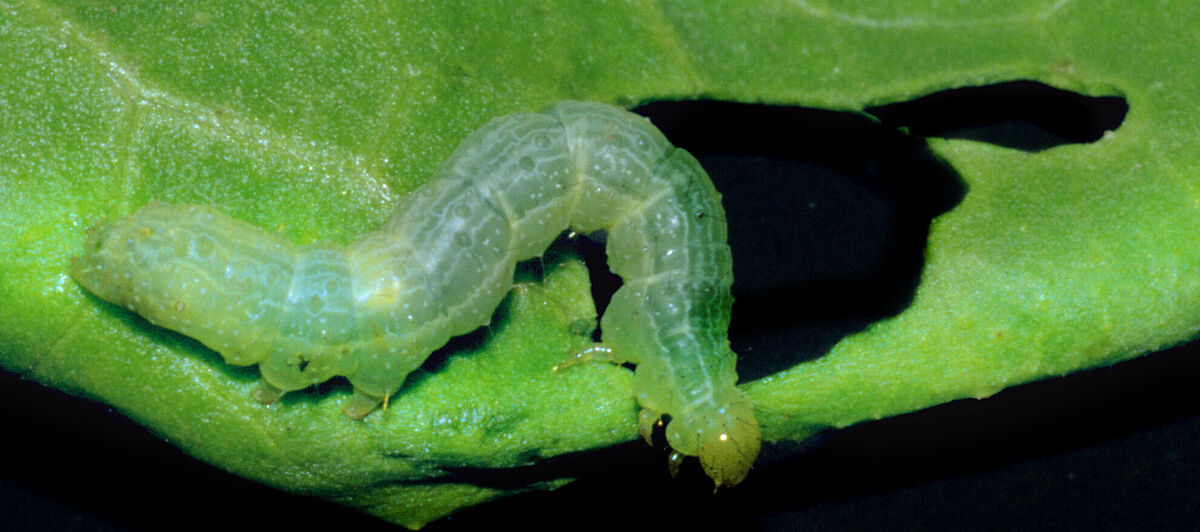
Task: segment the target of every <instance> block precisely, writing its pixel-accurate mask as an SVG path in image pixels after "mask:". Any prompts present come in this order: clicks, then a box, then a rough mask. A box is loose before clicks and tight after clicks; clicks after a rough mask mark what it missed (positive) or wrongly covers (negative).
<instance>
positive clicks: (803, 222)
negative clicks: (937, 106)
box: [635, 101, 966, 381]
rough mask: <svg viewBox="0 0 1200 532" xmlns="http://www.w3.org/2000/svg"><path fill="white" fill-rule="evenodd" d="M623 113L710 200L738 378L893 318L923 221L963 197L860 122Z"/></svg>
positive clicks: (752, 109)
mask: <svg viewBox="0 0 1200 532" xmlns="http://www.w3.org/2000/svg"><path fill="white" fill-rule="evenodd" d="M635 112H638V113H640V114H643V115H645V116H648V117H649V118H650V119H651V121H653V122H654V124H655V125H656V126H658V127H659V128H660V129H661V130H662V131H663V133H664V134H665V135H666V136H667V138H668V139H669V140H670V141H671V142H672V143H673V144H675V145H676V146H678V147H681V148H684V149H686V150H688V151H690V152H691V153H692V154H693V155H695V156H696V158H697V159H699V161H700V163H701V164H702V165H703V166H704V168H705V170H707V171H708V173H709V175H710V176H711V177H712V179H713V183H714V184H715V185H716V187H717V189H718V190H719V191H720V192H721V194H722V196H723V203H724V205H725V211H726V217H727V218H728V222H729V245H730V247H731V248H732V250H733V268H734V286H733V293H734V299H735V303H734V307H733V317H732V323H731V324H730V341H731V343H732V346H733V349H734V351H735V352H737V353H738V355H739V364H738V368H739V369H738V373H739V374H740V375H741V380H742V381H748V380H752V379H755V378H759V377H762V376H765V375H769V374H772V373H775V372H777V371H780V370H782V369H786V368H788V367H791V366H792V365H795V364H796V363H798V362H802V361H804V360H808V359H813V358H817V357H819V356H821V355H822V354H824V353H825V352H827V351H828V350H829V348H830V346H832V345H833V344H834V343H836V342H837V341H838V340H840V339H841V338H842V337H844V336H846V335H848V334H851V333H854V332H857V331H859V330H862V329H863V328H865V327H867V326H868V325H870V324H871V323H873V322H875V321H877V320H879V319H882V318H885V317H887V316H891V315H894V314H896V313H898V312H900V311H901V310H903V309H904V308H906V307H907V306H908V305H909V303H910V302H911V300H912V296H913V292H914V290H915V289H916V286H917V284H918V282H919V280H920V279H919V278H920V272H921V268H922V265H923V251H924V249H925V241H926V238H927V235H928V231H929V222H930V220H931V219H932V218H933V217H934V216H937V215H938V214H940V213H943V212H945V211H947V210H949V209H950V208H952V207H953V206H954V205H956V204H957V203H958V202H959V201H960V200H961V199H962V197H963V196H964V194H965V193H966V190H965V188H964V186H963V184H962V182H961V181H960V180H959V178H958V176H957V175H956V174H955V173H954V172H953V170H951V169H950V168H949V167H947V166H946V165H945V164H944V163H942V162H940V161H939V160H937V159H936V158H935V157H933V156H932V155H931V154H930V152H929V151H928V149H927V148H926V147H925V144H924V141H922V140H921V139H917V138H914V137H911V136H908V135H905V134H903V133H901V132H899V131H897V130H895V129H894V128H890V127H885V126H881V125H880V124H878V123H877V122H875V121H873V120H871V119H870V118H868V117H865V116H863V115H861V114H855V113H846V112H834V111H825V110H818V109H808V108H801V107H782V106H766V105H747V104H735V103H729V102H717V101H688V102H656V103H652V104H648V105H644V106H642V107H640V108H638V109H635Z"/></svg>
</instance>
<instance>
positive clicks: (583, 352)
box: [554, 343, 628, 371]
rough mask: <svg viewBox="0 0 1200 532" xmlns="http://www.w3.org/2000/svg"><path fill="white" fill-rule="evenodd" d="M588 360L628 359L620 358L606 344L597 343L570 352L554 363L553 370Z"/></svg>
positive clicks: (619, 361) (611, 361)
mask: <svg viewBox="0 0 1200 532" xmlns="http://www.w3.org/2000/svg"><path fill="white" fill-rule="evenodd" d="M588 362H609V363H612V364H624V363H626V362H628V360H625V359H624V358H621V356H620V355H618V354H617V353H616V352H614V351H613V348H611V347H609V346H608V345H606V344H603V343H597V344H593V345H591V346H590V347H585V348H583V349H580V350H579V351H576V352H574V353H572V354H570V355H569V356H567V358H566V359H565V360H563V361H562V362H559V363H558V364H555V365H554V371H560V370H563V369H566V368H569V367H571V366H575V365H578V364H585V363H588Z"/></svg>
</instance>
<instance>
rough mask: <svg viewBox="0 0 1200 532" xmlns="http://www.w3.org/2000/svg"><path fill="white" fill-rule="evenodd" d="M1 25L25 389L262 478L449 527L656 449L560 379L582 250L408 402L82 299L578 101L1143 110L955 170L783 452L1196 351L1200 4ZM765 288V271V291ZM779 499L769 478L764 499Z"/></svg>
mask: <svg viewBox="0 0 1200 532" xmlns="http://www.w3.org/2000/svg"><path fill="white" fill-rule="evenodd" d="M464 4H465V5H450V4H448V3H431V4H426V3H418V2H411V3H405V2H399V1H395V2H388V3H386V4H359V3H354V2H322V3H319V4H318V3H311V4H307V3H301V2H264V3H253V2H238V3H229V2H215V1H214V2H202V1H200V2H183V3H178V4H177V5H169V4H167V3H164V2H120V3H112V4H111V5H101V3H98V2H94V3H75V2H58V1H53V0H52V1H45V2H38V3H34V2H9V3H4V4H0V8H2V9H3V12H4V14H3V16H0V55H2V56H3V57H4V58H5V61H4V62H3V64H2V66H0V72H2V73H3V75H2V76H0V198H2V199H3V200H4V201H3V205H2V206H0V234H3V235H5V238H4V239H2V240H0V257H3V258H2V259H0V299H3V300H4V301H5V302H6V305H5V306H3V308H2V309H0V365H2V366H3V368H5V369H6V370H8V371H11V372H15V373H19V374H22V375H25V376H27V377H29V378H32V379H35V380H37V381H38V382H41V383H44V384H46V385H48V386H53V387H56V388H59V389H62V390H66V391H69V392H71V393H75V394H79V395H82V396H85V397H89V398H93V399H96V400H99V401H102V402H105V403H107V404H110V405H113V407H115V408H116V409H118V410H119V411H121V412H122V413H124V414H125V415H127V416H129V417H130V418H132V419H134V420H136V421H138V422H139V423H142V424H144V425H146V426H147V427H150V428H151V429H152V430H154V431H156V432H157V433H159V434H161V435H163V436H164V437H165V438H168V439H169V440H170V441H171V442H173V443H174V444H176V445H178V446H179V447H180V448H182V449H183V450H184V451H186V452H188V453H190V454H192V455H194V456H196V457H198V458H200V459H202V460H205V461H207V462H210V463H213V464H215V465H217V466H219V467H221V468H224V469H227V470H229V471H232V472H234V473H236V474H238V475H242V476H245V477H248V478H251V479H254V480H257V481H260V482H264V483H267V484H270V485H273V486H277V487H280V488H282V489H285V490H288V491H292V492H296V493H302V494H310V495H317V496H320V497H324V498H328V499H331V500H335V501H338V502H340V503H343V504H347V505H350V506H353V507H359V508H362V509H364V510H365V511H368V512H370V513H373V514H375V515H379V516H381V517H383V518H384V519H387V520H389V521H392V522H396V523H399V524H403V525H407V526H413V527H416V526H420V525H422V524H424V523H426V522H428V521H430V520H432V519H435V518H437V517H439V516H441V515H445V514H447V513H449V512H451V511H453V510H455V509H457V508H461V507H463V506H468V505H472V504H477V503H479V502H482V501H486V500H490V499H493V498H496V497H500V496H502V495H504V494H508V493H512V492H517V491H523V490H527V489H546V488H553V487H556V486H559V485H561V484H562V483H564V482H566V481H567V479H561V480H549V481H543V482H537V483H534V484H531V485H520V486H501V487H497V486H496V485H493V484H488V483H485V482H478V483H476V482H471V481H467V480H453V479H455V478H461V477H451V479H450V480H447V477H445V475H446V472H447V471H448V470H451V469H455V468H473V469H491V468H509V467H515V466H521V465H525V464H530V463H534V462H537V461H538V460H539V459H541V458H546V457H552V456H558V455H562V454H565V453H570V452H574V451H579V450H584V449H594V448H600V447H604V446H609V445H612V444H615V443H618V442H623V441H627V440H631V439H633V438H634V437H635V436H636V431H635V430H634V413H635V409H636V407H635V405H634V402H633V400H632V399H631V397H630V385H631V382H630V378H629V374H628V372H627V371H626V370H623V369H621V368H617V367H608V366H603V365H589V366H584V367H579V368H572V369H571V370H570V371H567V372H562V373H554V372H552V371H550V368H551V367H552V366H553V365H554V363H555V362H557V361H558V360H560V359H561V358H562V357H563V356H564V355H565V354H566V353H568V352H570V351H571V350H572V349H577V348H579V347H581V346H584V345H587V343H588V341H589V336H588V334H587V333H588V332H589V327H588V326H589V325H590V324H592V323H594V318H595V310H594V307H593V305H592V303H591V301H590V296H589V293H588V286H587V274H586V271H585V269H584V268H583V266H582V263H581V262H580V261H579V260H577V259H575V258H573V257H572V256H571V255H570V254H569V252H568V253H567V254H566V255H563V256H557V257H550V258H548V259H547V260H546V261H545V263H544V264H545V272H544V276H533V278H531V279H524V280H523V282H521V283H520V285H519V287H518V289H516V290H515V291H514V294H513V295H512V296H511V297H510V299H509V300H508V301H507V302H506V303H505V305H504V306H503V307H502V309H501V310H500V311H499V314H498V316H497V318H496V319H495V320H494V322H493V325H492V326H490V327H489V328H487V329H486V330H485V331H482V332H480V333H477V334H475V335H472V336H471V337H469V338H468V339H467V340H465V341H461V342H456V343H454V344H452V346H451V347H449V348H448V349H446V350H445V352H444V353H442V354H439V355H438V356H439V357H441V356H444V357H445V358H444V362H441V363H440V364H438V367H437V368H436V370H435V371H431V372H429V373H427V374H422V375H420V376H418V377H416V378H414V379H412V380H411V381H410V382H409V383H408V384H407V385H406V387H405V389H404V390H403V392H402V393H401V394H399V395H398V396H397V397H396V398H395V400H394V401H393V402H392V403H391V404H390V405H389V408H388V410H387V411H386V412H384V413H382V414H380V415H375V416H372V417H371V418H369V419H368V420H367V421H366V422H355V421H351V420H348V419H345V418H344V417H342V416H341V415H340V413H338V409H337V403H338V402H339V401H340V400H341V399H342V398H343V397H344V396H345V394H346V393H348V390H347V389H345V387H342V386H339V385H338V384H336V383H333V384H329V385H325V386H322V387H319V388H318V389H315V390H311V391H307V392H304V393H301V394H296V395H295V396H294V397H289V398H287V399H285V400H284V401H282V402H281V403H280V404H278V405H275V406H272V407H270V408H264V407H262V406H260V405H257V404H255V403H253V401H251V400H250V399H249V396H248V390H249V388H250V387H251V386H252V385H253V383H254V382H255V380H256V372H255V371H254V370H252V369H251V370H246V369H237V368H231V367H228V366H226V365H224V364H223V363H222V362H221V359H220V357H219V356H218V355H216V354H215V353H213V352H211V351H209V350H207V349H205V348H203V347H202V346H200V345H199V344H197V343H196V342H194V341H191V340H189V339H187V338H184V337H181V336H179V335H175V334H172V333H170V332H167V331H163V330H159V329H157V328H154V327H152V326H149V325H148V324H146V323H145V322H144V321H142V320H141V319H140V318H137V317H135V316H132V315H130V314H128V313H127V312H124V311H122V310H121V309H118V308H115V307H113V306H111V305H107V304H105V303H103V302H101V301H99V300H97V299H95V298H93V297H91V296H89V295H87V294H86V293H85V292H84V291H82V290H81V289H80V288H79V287H78V286H77V285H75V284H74V282H73V281H72V280H71V279H70V278H69V277H68V276H67V274H66V271H67V265H68V264H69V261H70V257H71V256H72V254H75V253H78V251H79V249H80V246H81V244H82V242H83V238H84V231H85V230H86V229H87V228H88V227H89V226H92V225H93V224H95V223H97V222H99V221H100V220H102V219H104V218H108V217H114V216H118V215H121V214H125V213H128V212H131V211H132V210H133V209H135V208H136V207H137V206H139V205H142V204H144V203H147V202H149V201H151V200H155V199H156V200H162V201H169V202H197V203H214V204H217V205H220V206H221V207H222V208H223V209H224V210H226V212H228V213H229V214H231V215H233V216H235V217H238V218H241V219H244V220H247V221H251V222H253V223H256V224H260V225H263V226H266V227H271V228H276V229H278V230H280V231H281V232H283V233H284V234H286V235H288V236H289V237H291V238H292V239H294V240H295V241H297V242H311V241H314V240H322V239H333V240H337V241H343V242H345V241H348V240H350V239H351V238H353V237H354V236H355V235H357V234H359V233H361V232H363V231H365V230H367V229H369V228H372V227H374V226H375V225H376V224H378V223H380V222H381V221H382V219H383V218H384V217H385V216H386V214H387V213H388V211H389V210H390V209H391V207H392V206H393V205H394V204H395V203H396V202H397V199H398V198H400V197H402V196H403V194H405V193H407V192H408V191H411V190H412V189H414V188H416V187H417V186H419V184H420V183H421V182H422V180H423V179H425V177H426V176H428V175H429V174H430V172H431V170H432V169H433V168H434V166H435V165H436V164H437V163H438V162H439V161H440V160H442V159H443V158H444V157H445V156H446V155H447V154H449V153H450V151H451V150H452V149H453V148H454V146H455V145H456V144H457V143H458V142H459V140H460V139H462V138H463V136H464V135H465V134H466V133H468V132H470V131H471V130H473V129H475V128H476V127H478V126H479V125H481V124H483V123H484V122H486V121H488V120H489V119H491V118H493V117H495V116H498V115H502V114H506V113H509V112H513V111H519V110H531V109H536V108H539V107H541V106H543V105H544V104H546V103H548V102H551V101H554V100H559V99H568V98H569V99H587V100H599V101H607V102H614V103H624V104H634V103H638V102H642V101H648V100H652V99H684V98H693V97H698V96H705V97H710V98H719V99H728V100H736V101H766V102H772V103H780V104H798V105H806V106H811V107H818V108H826V109H837V110H851V111H857V110H861V109H863V108H865V107H867V106H870V105H878V104H882V103H888V102H896V101H903V100H907V99H911V98H914V97H917V96H920V95H923V94H928V93H930V92H934V91H937V90H941V89H945V88H951V87H959V86H967V85H978V84H985V83H990V82H996V81H1006V80H1012V79H1031V80H1037V81H1041V82H1044V83H1047V84H1050V85H1053V86H1056V87H1060V88H1064V89H1069V90H1074V91H1078V92H1081V93H1083V94H1087V95H1120V96H1123V97H1124V98H1126V99H1127V101H1128V103H1129V106H1130V112H1129V114H1128V117H1127V119H1126V121H1125V122H1124V124H1123V125H1122V126H1121V127H1120V128H1119V129H1118V130H1117V131H1115V132H1113V133H1111V134H1109V135H1107V136H1106V137H1105V138H1103V139H1102V140H1100V141H1098V142H1096V143H1093V144H1088V145H1071V146H1063V147H1059V148H1055V149H1051V150H1046V151H1044V152H1039V153H1024V152H1019V151H1015V150H1011V149H1004V148H998V147H995V146H989V145H984V144H979V143H973V142H970V141H962V140H937V141H933V142H931V145H930V148H931V149H932V150H933V151H934V152H935V153H936V154H938V155H939V156H940V157H942V158H943V159H944V160H945V161H946V162H947V163H948V164H949V165H951V166H952V167H953V168H954V170H955V171H956V172H958V173H959V175H960V176H961V178H962V179H963V181H964V182H965V183H966V186H967V188H968V193H967V196H966V198H965V199H964V200H963V202H962V203H961V204H960V205H958V206H957V207H955V208H954V209H953V210H952V211H950V212H948V213H946V214H945V215H943V216H941V217H939V218H938V219H937V220H935V222H934V224H933V226H932V228H931V231H930V235H929V243H928V249H927V252H926V263H925V266H924V270H923V272H922V278H921V284H920V286H919V287H918V289H917V292H916V294H915V298H914V301H913V303H912V304H911V306H910V307H908V308H907V309H906V310H905V311H904V312H902V313H901V314H899V315H897V316H895V317H893V318H890V319H887V320H884V321H882V322H880V323H877V324H875V325H874V326H872V327H870V328H869V329H867V330H865V331H863V332H861V333H858V334H855V335H852V336H849V337H847V338H845V339H844V340H842V341H841V342H840V343H838V344H837V345H836V346H834V348H833V349H832V350H831V352H830V353H828V354H827V355H825V356H822V357H819V358H817V359H815V360H813V361H811V362H806V363H802V364H799V365H797V366H795V367H793V368H791V369H789V370H786V371H783V372H781V373H779V374H776V375H773V376H770V377H767V378H764V379H761V380H759V381H757V382H754V383H751V384H750V385H749V386H748V391H749V393H750V395H751V397H752V399H753V400H754V401H755V402H756V404H757V406H758V408H759V412H760V418H761V420H762V423H763V428H764V431H765V435H766V436H767V437H768V439H771V440H799V439H803V438H807V437H808V436H811V435H812V434H815V433H816V432H819V431H822V430H826V429H829V428H834V427H844V426H847V425H850V424H853V423H858V422H860V421H863V420H869V419H877V418H880V417H884V416H891V415H895V414H899V413H903V412H909V411H912V410H916V409H920V408H924V407H927V406H930V405H934V404H938V403H941V402H945V401H950V400H954V399H958V398H963V397H983V396H987V395H989V394H991V393H994V392H996V391H997V390H999V389H1002V388H1004V387H1006V386H1011V385H1014V384H1017V383H1022V382H1028V381H1031V380H1036V379H1041V378H1046V377H1049V376H1056V375H1062V374H1065V373H1068V372H1072V371H1077V370H1080V369H1083V368H1088V367H1094V366H1099V365H1105V364H1111V363H1113V362H1116V361H1118V360H1123V359H1127V358H1130V357H1133V356H1136V355H1138V354H1141V353H1144V352H1147V351H1150V350H1154V349H1158V348H1160V347H1162V346H1166V345H1171V344H1174V343H1178V342H1182V341H1185V340H1188V339H1190V338H1192V336H1193V335H1194V334H1195V332H1196V330H1197V328H1198V327H1200V276H1197V275H1196V273H1197V267H1198V266H1200V247H1197V246H1195V245H1194V235H1196V234H1198V230H1200V216H1197V214H1198V213H1197V211H1198V210H1200V209H1198V205H1200V201H1198V200H1200V187H1198V186H1197V181H1196V179H1195V176H1194V174H1195V169H1196V168H1200V161H1197V159H1198V158H1200V150H1197V149H1196V139H1197V138H1198V137H1200V135H1198V133H1200V131H1198V128H1200V126H1197V125H1196V124H1197V122H1196V120H1195V117H1196V116H1197V111H1198V109H1197V104H1196V98H1195V95H1196V94H1198V93H1200V74H1198V73H1200V65H1198V64H1197V63H1198V62H1200V56H1197V54H1195V53H1194V50H1195V48H1196V46H1197V44H1200V40H1198V39H1197V38H1196V34H1195V32H1194V31H1193V27H1194V25H1195V23H1196V22H1197V21H1198V20H1200V17H1198V16H1197V15H1200V4H1196V3H1193V2H1173V3H1164V4H1162V5H1159V6H1157V7H1156V8H1155V9H1148V8H1145V7H1138V6H1136V5H1134V4H1133V3H1128V2H1126V3H1121V2H1115V1H1107V2H1087V3H1084V2H1075V1H1071V0H1056V1H1051V0H989V1H976V2H970V3H951V2H936V3H930V2H922V1H919V0H908V1H895V2H887V3H879V2H862V3H858V4H854V5H844V4H846V3H843V2H831V1H824V0H805V1H797V2H742V1H730V2H724V3H723V2H717V1H710V2H671V1H663V2H640V3H627V2H611V3H600V2H597V3H587V4H580V3H577V2H566V1H564V2H505V3H492V2H468V3H464ZM735 274H736V272H735ZM751 481H753V479H751Z"/></svg>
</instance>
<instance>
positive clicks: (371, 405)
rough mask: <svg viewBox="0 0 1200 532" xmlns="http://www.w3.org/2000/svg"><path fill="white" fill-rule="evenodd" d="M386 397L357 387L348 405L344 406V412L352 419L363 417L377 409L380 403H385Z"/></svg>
mask: <svg viewBox="0 0 1200 532" xmlns="http://www.w3.org/2000/svg"><path fill="white" fill-rule="evenodd" d="M384 399H385V398H384V397H375V396H374V395H371V394H369V393H366V392H363V391H360V390H358V389H357V388H355V390H354V395H352V396H350V400H349V401H347V402H346V406H344V407H342V413H343V414H346V417H348V418H351V419H362V418H364V417H367V414H370V413H371V411H372V410H375V408H376V407H378V406H379V405H380V403H383V402H384Z"/></svg>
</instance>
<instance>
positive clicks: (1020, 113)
mask: <svg viewBox="0 0 1200 532" xmlns="http://www.w3.org/2000/svg"><path fill="white" fill-rule="evenodd" d="M866 111H867V112H868V113H870V114H872V115H874V116H876V117H878V118H879V119H880V120H881V121H882V122H883V123H884V124H887V125H890V126H894V127H906V128H908V130H909V131H910V132H912V133H913V134H915V135H920V136H923V137H942V138H953V139H968V140H976V141H980V142H988V143H991V144H996V145H999V146H1005V147H1008V148H1015V149H1019V150H1025V151H1031V152H1036V151H1041V150H1045V149H1049V148H1053V147H1055V146H1061V145H1063V144H1080V143H1088V142H1095V141H1097V140H1099V139H1100V138H1101V137H1102V136H1103V135H1104V133H1105V132H1106V131H1111V130H1115V129H1117V128H1118V127H1120V125H1121V123H1122V122H1123V121H1124V120H1125V115H1126V113H1127V112H1128V111H1129V104H1128V102H1126V100H1125V99H1124V98H1121V97H1116V96H1104V97H1092V96H1084V95H1082V94H1079V93H1075V92H1070V91H1065V90H1061V89H1056V88H1053V87H1050V86H1049V85H1045V84H1042V83H1035V82H1032V81H1012V82H1007V83H998V84H995V85H987V86H982V87H965V88H961V89H952V90H947V91H941V92H937V93H934V94H930V95H928V96H924V97H921V98H917V99H915V100H911V101H907V102H900V103H894V104H889V105H884V106H880V107H871V108H868V109H867V110H866Z"/></svg>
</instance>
